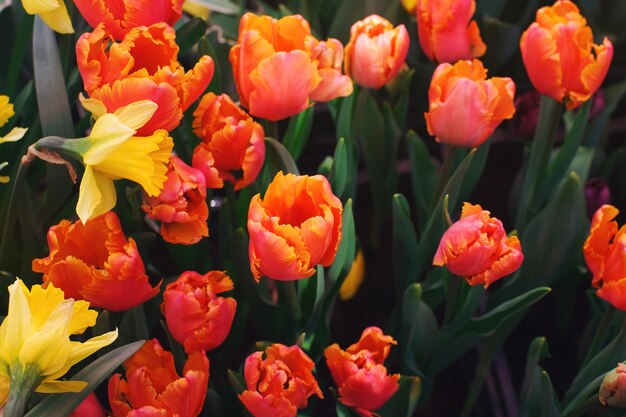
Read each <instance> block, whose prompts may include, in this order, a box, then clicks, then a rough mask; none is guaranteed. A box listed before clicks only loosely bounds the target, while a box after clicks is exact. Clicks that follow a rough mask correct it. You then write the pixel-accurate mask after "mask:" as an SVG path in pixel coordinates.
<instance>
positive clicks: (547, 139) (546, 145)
mask: <svg viewBox="0 0 626 417" xmlns="http://www.w3.org/2000/svg"><path fill="white" fill-rule="evenodd" d="M562 107H563V106H562V105H561V103H559V102H557V101H556V100H554V99H552V98H550V97H546V96H541V104H540V107H539V121H538V122H537V130H536V131H535V138H534V140H533V144H532V146H531V149H530V157H529V158H528V164H527V166H526V171H525V174H524V182H523V185H522V194H521V196H520V202H519V205H518V208H517V218H516V221H515V226H516V228H517V230H523V229H524V227H525V226H526V222H527V221H528V216H529V214H531V213H529V208H530V207H531V204H532V202H533V199H534V195H535V188H536V187H537V182H538V181H539V180H540V179H541V178H542V176H543V175H544V174H545V172H546V169H547V165H548V161H549V159H550V152H551V151H552V145H553V143H554V136H555V135H556V132H557V130H558V128H559V122H560V121H561V111H562Z"/></svg>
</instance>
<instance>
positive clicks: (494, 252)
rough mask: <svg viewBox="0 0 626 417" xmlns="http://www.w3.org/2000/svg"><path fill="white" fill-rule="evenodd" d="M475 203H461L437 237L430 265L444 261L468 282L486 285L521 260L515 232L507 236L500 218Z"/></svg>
mask: <svg viewBox="0 0 626 417" xmlns="http://www.w3.org/2000/svg"><path fill="white" fill-rule="evenodd" d="M489 214H490V213H489V211H487V210H483V209H482V207H480V206H479V205H478V204H476V205H472V204H469V203H465V204H463V211H462V213H461V219H460V220H459V221H457V222H456V223H454V224H453V225H452V226H450V228H449V229H448V230H446V232H445V233H444V234H443V236H442V237H441V241H440V242H439V247H438V248H437V253H436V254H435V258H434V259H433V265H438V266H442V265H446V266H447V267H448V270H449V271H450V272H452V273H453V274H456V275H459V276H462V277H465V279H466V280H467V282H468V284H470V285H483V284H484V285H485V288H487V287H489V285H491V284H492V283H493V282H494V281H496V280H498V279H500V278H502V277H504V276H506V275H509V274H512V273H513V272H515V271H516V270H517V269H518V268H519V267H520V266H521V265H522V261H523V260H524V254H523V253H522V247H521V245H520V242H519V239H518V238H517V236H511V237H507V236H506V232H505V231H504V227H503V226H502V222H501V221H500V220H498V219H496V218H495V217H490V216H489Z"/></svg>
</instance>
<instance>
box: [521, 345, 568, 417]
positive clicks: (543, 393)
mask: <svg viewBox="0 0 626 417" xmlns="http://www.w3.org/2000/svg"><path fill="white" fill-rule="evenodd" d="M548 356H549V352H548V344H547V342H546V339H545V337H537V338H535V340H533V342H532V343H531V344H530V348H529V349H528V357H527V359H526V373H525V374H524V382H523V384H522V391H521V394H520V417H560V416H561V412H560V406H559V403H558V399H557V397H556V393H555V392H554V388H553V387H552V383H551V382H550V377H549V376H548V374H547V373H546V371H544V370H543V368H541V366H539V361H540V360H542V359H544V358H546V357H548Z"/></svg>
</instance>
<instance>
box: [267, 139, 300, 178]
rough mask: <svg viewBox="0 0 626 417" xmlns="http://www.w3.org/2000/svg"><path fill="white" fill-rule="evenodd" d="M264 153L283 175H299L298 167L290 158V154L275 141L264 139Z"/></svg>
mask: <svg viewBox="0 0 626 417" xmlns="http://www.w3.org/2000/svg"><path fill="white" fill-rule="evenodd" d="M265 145H266V151H267V154H268V156H270V157H271V158H272V161H274V163H275V165H276V167H277V168H278V170H281V171H283V173H285V174H288V173H290V174H296V175H299V173H300V172H299V171H298V166H297V165H296V162H295V161H294V160H293V158H292V157H291V154H290V153H289V151H288V150H287V149H285V147H284V146H283V145H282V144H281V143H280V142H278V141H277V140H276V139H273V138H269V137H266V138H265Z"/></svg>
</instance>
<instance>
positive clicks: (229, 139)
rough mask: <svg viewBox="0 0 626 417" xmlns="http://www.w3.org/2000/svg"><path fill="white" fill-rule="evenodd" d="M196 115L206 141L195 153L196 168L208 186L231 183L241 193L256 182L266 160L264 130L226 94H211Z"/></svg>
mask: <svg viewBox="0 0 626 417" xmlns="http://www.w3.org/2000/svg"><path fill="white" fill-rule="evenodd" d="M193 116H194V119H193V129H194V132H195V133H196V135H198V136H199V137H200V138H202V142H201V143H200V144H199V145H198V146H196V149H195V150H194V151H193V162H192V165H193V167H194V168H196V169H199V170H200V171H202V173H203V174H204V176H205V177H206V182H207V187H209V188H222V187H223V186H224V181H230V182H231V183H233V184H234V186H235V190H240V189H242V188H244V187H246V186H248V185H250V184H251V183H252V182H254V180H256V177H257V175H259V171H260V170H261V167H262V166H263V161H265V134H264V132H263V127H261V125H260V124H258V123H257V122H255V121H254V119H252V117H250V116H249V115H248V114H247V113H246V112H244V111H243V110H241V109H240V108H239V106H237V105H236V104H235V103H234V102H233V100H232V99H231V98H230V97H229V96H228V95H226V94H222V95H220V96H216V95H215V94H213V93H207V94H206V95H205V96H204V97H202V100H200V104H199V105H198V108H197V109H196V111H194V112H193Z"/></svg>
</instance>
